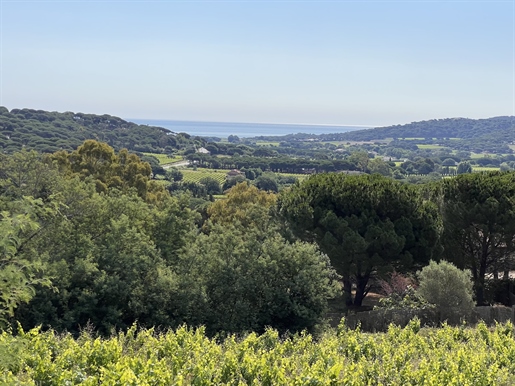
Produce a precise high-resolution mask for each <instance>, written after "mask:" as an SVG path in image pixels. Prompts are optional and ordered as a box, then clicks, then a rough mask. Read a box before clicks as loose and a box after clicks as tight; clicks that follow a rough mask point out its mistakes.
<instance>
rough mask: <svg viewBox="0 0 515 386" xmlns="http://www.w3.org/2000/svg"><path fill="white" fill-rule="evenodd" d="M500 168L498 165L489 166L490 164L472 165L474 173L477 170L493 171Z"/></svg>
mask: <svg viewBox="0 0 515 386" xmlns="http://www.w3.org/2000/svg"><path fill="white" fill-rule="evenodd" d="M499 170H500V169H499V168H498V167H488V166H474V165H473V166H472V171H473V172H474V173H477V172H493V171H499Z"/></svg>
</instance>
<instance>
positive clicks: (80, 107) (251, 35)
mask: <svg viewBox="0 0 515 386" xmlns="http://www.w3.org/2000/svg"><path fill="white" fill-rule="evenodd" d="M514 64H515V2H514V1H511V0H510V1H493V0H490V1H450V0H446V1H417V0H411V1H410V0H405V1H379V0H378V1H367V0H362V1H323V0H319V1H272V0H270V1H265V0H261V1H258V0H256V1H243V0H242V1H216V0H214V1H206V0H205V1H193V0H192V1H173V0H168V1H167V0H161V1H159V0H156V1H153V0H148V1H130V0H126V1H116V0H113V1H108V0H102V1H94V0H89V1H73V0H68V1H43V0H40V1H24V0H16V1H14V0H11V1H9V0H0V105H1V106H5V107H7V108H8V109H13V108H32V109H40V110H49V111H61V112H64V111H73V112H83V113H92V114H110V115H115V116H120V117H122V118H125V119H130V118H140V119H170V120H191V121H217V122H262V123H265V122H267V123H304V124H337V125H365V126H385V125H393V124H404V123H409V122H413V121H420V120H427V119H439V118H451V117H466V118H488V117H493V116H499V115H515V68H514Z"/></svg>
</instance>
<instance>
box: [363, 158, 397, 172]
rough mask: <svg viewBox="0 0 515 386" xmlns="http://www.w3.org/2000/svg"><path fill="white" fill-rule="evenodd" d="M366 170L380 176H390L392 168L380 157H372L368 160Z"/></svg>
mask: <svg viewBox="0 0 515 386" xmlns="http://www.w3.org/2000/svg"><path fill="white" fill-rule="evenodd" d="M368 170H369V172H370V174H374V173H378V174H381V175H382V176H391V175H392V170H391V169H390V166H389V165H388V164H387V163H386V162H384V161H383V160H382V159H381V158H374V159H373V160H370V161H369V162H368Z"/></svg>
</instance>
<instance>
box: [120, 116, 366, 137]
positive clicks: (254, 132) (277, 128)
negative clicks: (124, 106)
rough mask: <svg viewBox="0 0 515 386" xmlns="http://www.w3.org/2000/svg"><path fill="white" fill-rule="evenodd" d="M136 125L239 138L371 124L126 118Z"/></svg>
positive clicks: (330, 131) (336, 130)
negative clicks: (308, 123) (306, 123)
mask: <svg viewBox="0 0 515 386" xmlns="http://www.w3.org/2000/svg"><path fill="white" fill-rule="evenodd" d="M127 120H128V121H130V122H134V123H137V124H138V125H149V126H158V127H164V128H165V129H168V130H171V131H173V132H175V133H188V134H190V135H192V136H199V137H219V138H227V137H228V136H229V135H237V136H238V137H241V138H248V137H259V136H272V135H273V136H281V135H287V134H298V133H305V134H317V135H318V134H334V133H345V132H348V131H353V130H363V129H369V128H371V126H346V125H304V124H286V123H235V122H194V121H171V120H158V119H127Z"/></svg>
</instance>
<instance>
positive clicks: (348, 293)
mask: <svg viewBox="0 0 515 386" xmlns="http://www.w3.org/2000/svg"><path fill="white" fill-rule="evenodd" d="M343 298H344V300H345V305H346V306H347V307H348V306H352V282H351V281H350V278H348V277H344V278H343Z"/></svg>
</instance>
